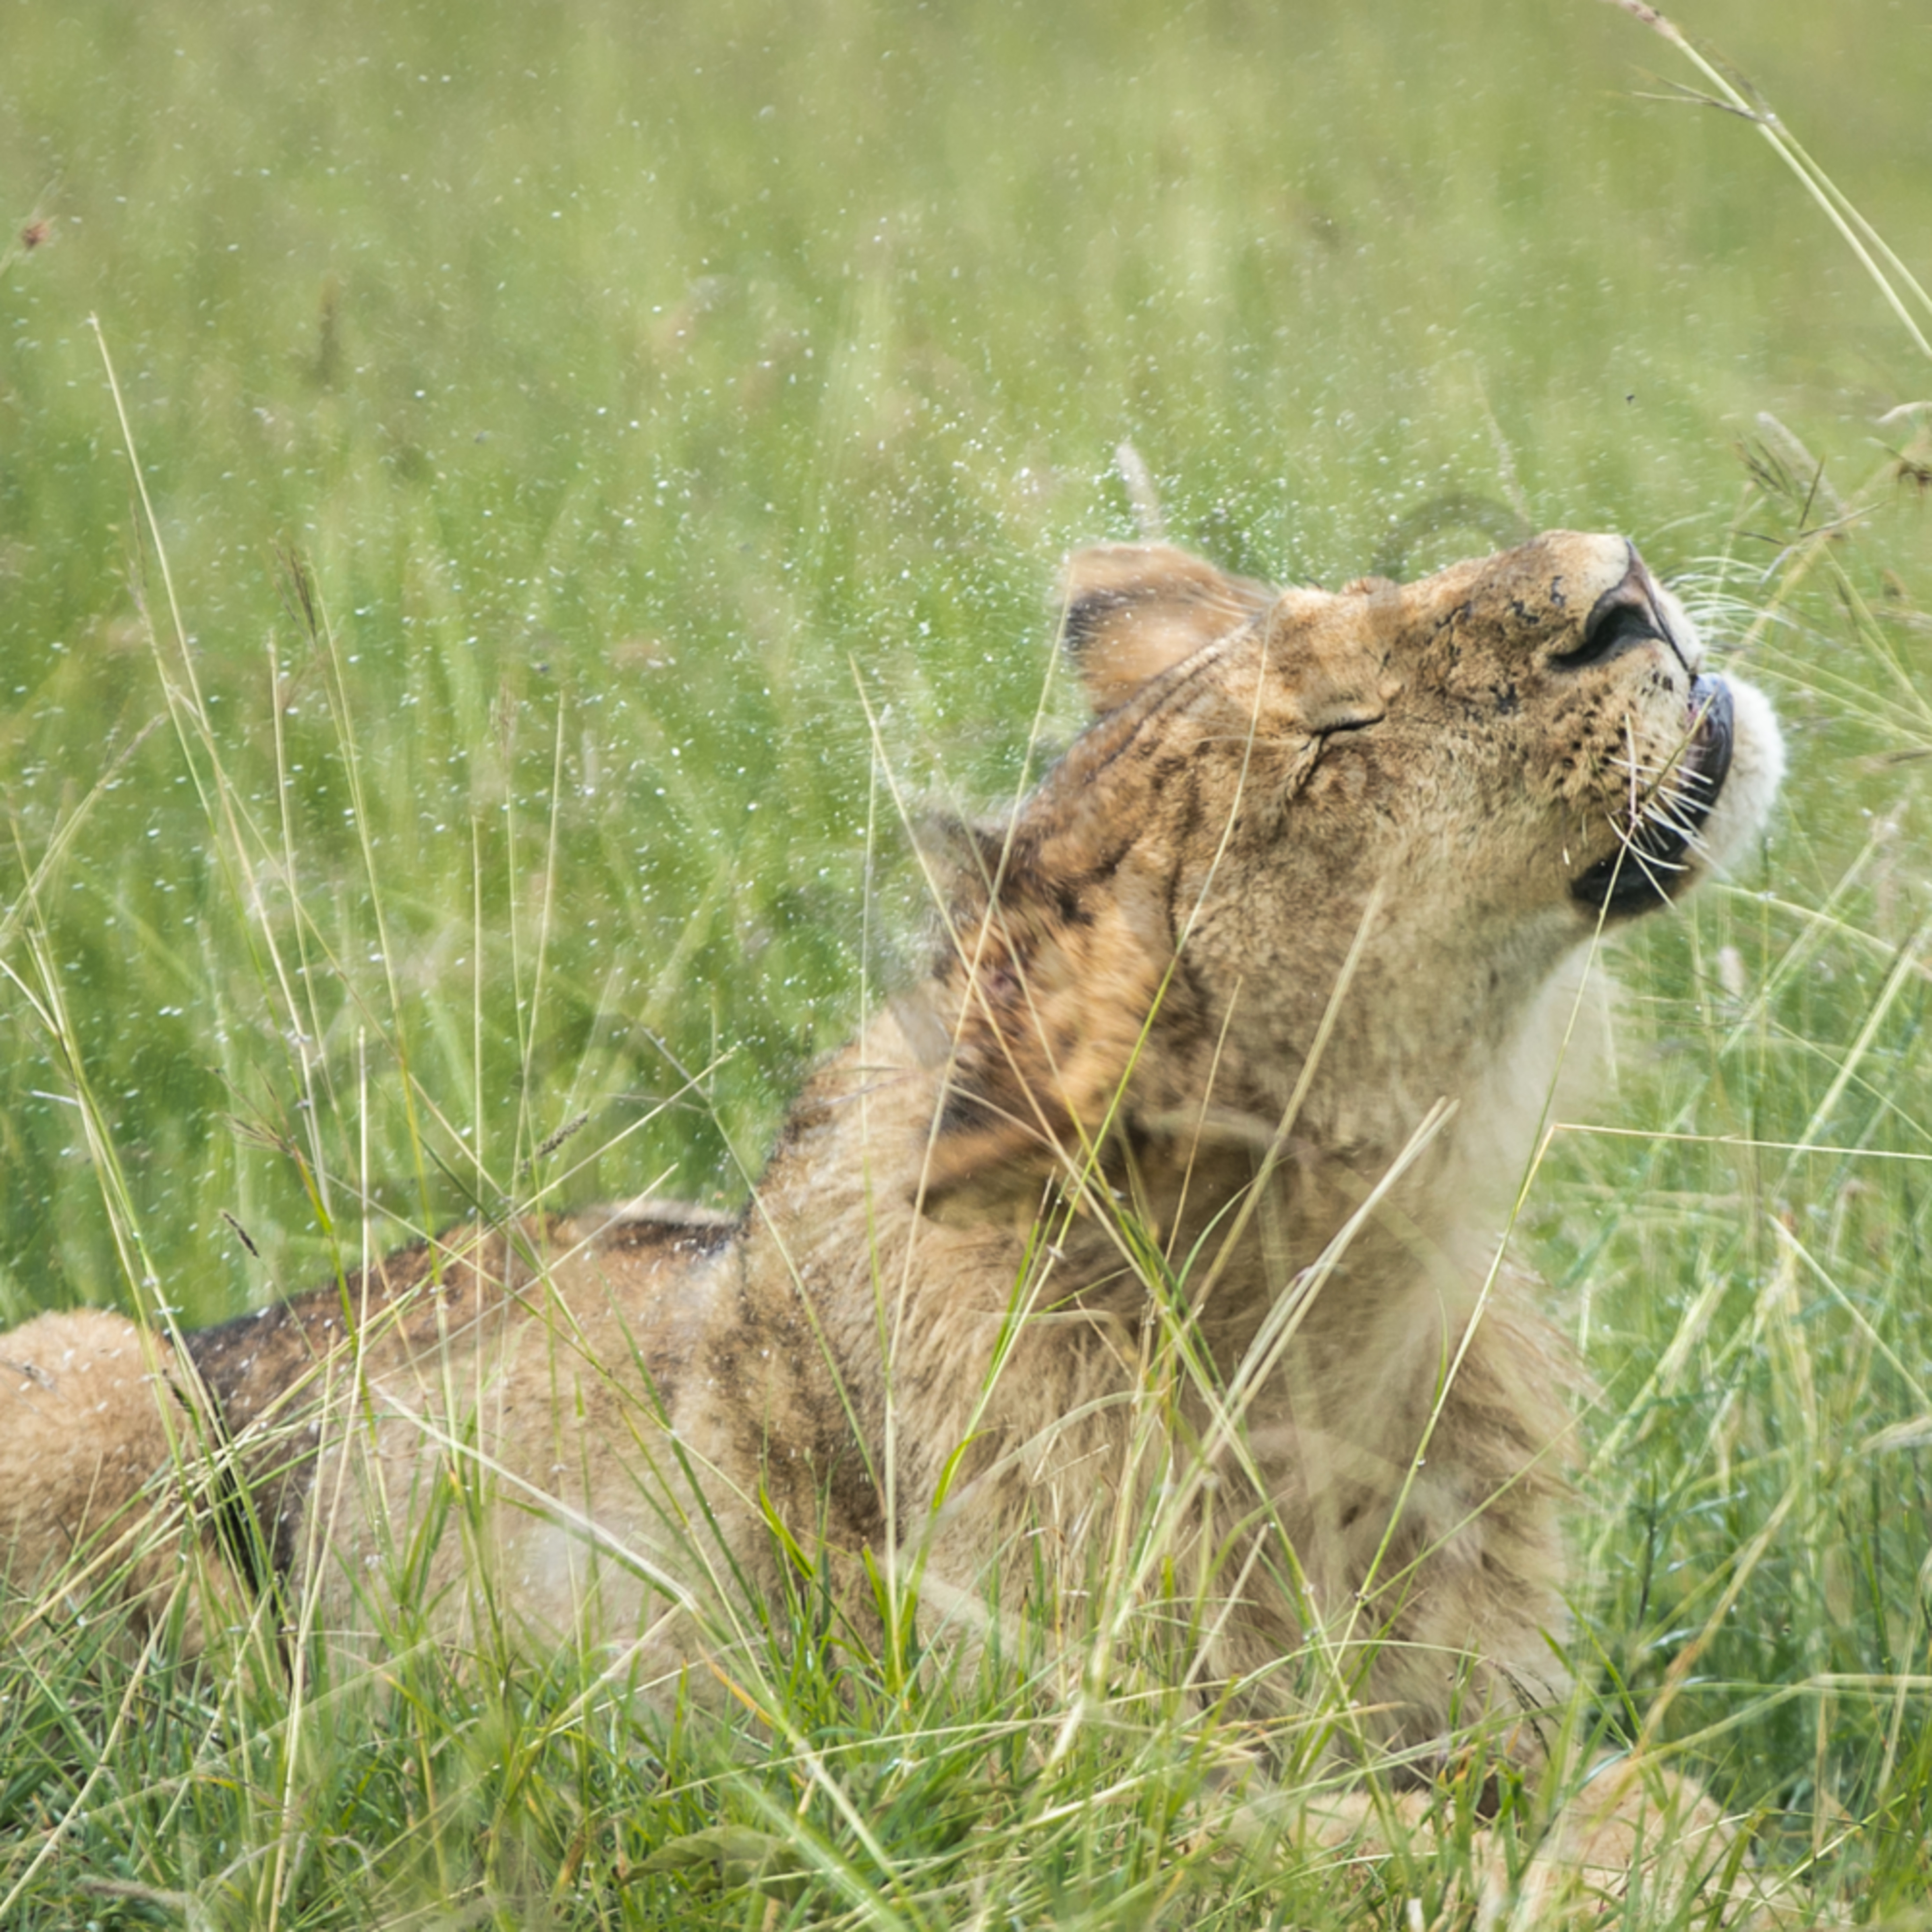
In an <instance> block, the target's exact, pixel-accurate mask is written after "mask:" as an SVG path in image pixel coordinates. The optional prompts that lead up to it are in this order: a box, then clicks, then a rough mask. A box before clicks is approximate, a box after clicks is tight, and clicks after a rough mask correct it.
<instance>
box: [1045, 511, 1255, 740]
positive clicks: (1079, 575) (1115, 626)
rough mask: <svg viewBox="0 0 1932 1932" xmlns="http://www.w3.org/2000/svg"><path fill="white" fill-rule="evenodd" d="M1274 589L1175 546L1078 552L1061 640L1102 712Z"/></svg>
mask: <svg viewBox="0 0 1932 1932" xmlns="http://www.w3.org/2000/svg"><path fill="white" fill-rule="evenodd" d="M1275 597H1276V593H1275V592H1274V591H1272V590H1271V589H1269V588H1268V586H1267V585H1266V584H1265V583H1256V582H1255V581H1254V580H1253V579H1252V578H1250V577H1231V576H1229V574H1228V573H1227V572H1226V571H1223V570H1217V569H1216V568H1215V567H1214V565H1212V564H1211V563H1209V562H1206V561H1205V559H1202V558H1201V557H1198V556H1190V555H1189V554H1188V553H1187V551H1186V550H1176V549H1175V547H1174V546H1173V545H1172V544H1101V545H1099V546H1097V547H1095V548H1094V549H1092V550H1079V551H1076V553H1075V554H1074V555H1073V557H1072V559H1070V561H1069V562H1068V564H1067V571H1066V574H1065V576H1064V578H1063V579H1062V580H1061V612H1062V615H1061V626H1060V641H1061V644H1062V646H1064V648H1065V649H1066V652H1067V655H1068V656H1069V657H1070V658H1072V659H1073V662H1074V663H1075V664H1076V666H1077V667H1079V672H1080V675H1081V676H1082V679H1084V680H1085V682H1086V685H1087V690H1088V695H1089V696H1090V697H1091V698H1092V700H1093V703H1094V710H1095V711H1096V712H1098V713H1099V714H1100V715H1101V716H1102V717H1105V716H1106V715H1107V713H1108V712H1110V711H1117V710H1118V709H1120V707H1121V706H1122V705H1123V704H1124V703H1126V702H1127V700H1128V699H1129V698H1130V697H1133V694H1134V693H1135V692H1136V691H1138V690H1139V688H1141V686H1142V685H1144V684H1145V683H1146V682H1147V681H1148V679H1150V678H1152V677H1157V676H1160V673H1162V672H1163V671H1164V670H1169V669H1171V668H1172V667H1173V666H1174V665H1175V664H1182V663H1184V662H1185V661H1187V659H1188V658H1191V657H1192V656H1193V655H1194V654H1195V652H1196V651H1199V650H1200V649H1203V648H1204V647H1205V646H1207V645H1208V644H1211V643H1214V642H1215V641H1216V640H1217V639H1218V638H1221V637H1226V636H1227V635H1228V634H1229V632H1230V631H1238V630H1239V629H1240V628H1241V627H1242V626H1243V625H1245V624H1247V623H1249V622H1252V621H1253V619H1255V618H1256V617H1258V616H1260V615H1261V613H1262V612H1263V611H1264V610H1267V609H1268V608H1269V607H1270V606H1271V605H1272V604H1274V601H1275Z"/></svg>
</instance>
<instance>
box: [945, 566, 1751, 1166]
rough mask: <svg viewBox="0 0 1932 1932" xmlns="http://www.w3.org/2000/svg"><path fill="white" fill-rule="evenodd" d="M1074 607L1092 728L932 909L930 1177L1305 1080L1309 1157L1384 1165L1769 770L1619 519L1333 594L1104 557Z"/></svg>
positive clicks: (1692, 860)
mask: <svg viewBox="0 0 1932 1932" xmlns="http://www.w3.org/2000/svg"><path fill="white" fill-rule="evenodd" d="M1063 607H1064V618H1063V622H1062V627H1061V634H1062V640H1063V642H1064V646H1065V648H1066V649H1067V652H1068V653H1069V654H1070V656H1071V658H1072V659H1073V662H1074V663H1075V664H1076V666H1077V667H1078V669H1079V672H1080V674H1081V676H1082V678H1083V679H1084V681H1085V685H1086V686H1087V688H1088V691H1089V693H1090V694H1091V698H1092V700H1093V703H1094V707H1095V709H1096V711H1097V712H1098V714H1099V716H1098V718H1097V721H1096V722H1095V723H1094V725H1092V726H1091V727H1090V728H1089V729H1088V730H1087V731H1086V732H1085V733H1084V734H1083V735H1082V736H1081V737H1080V738H1079V739H1078V740H1077V741H1076V742H1075V743H1074V745H1073V747H1072V748H1071V749H1070V751H1068V752H1067V755H1066V756H1065V757H1064V759H1062V760H1061V763H1059V764H1058V766H1057V767H1056V768H1055V769H1054V770H1053V771H1052V772H1051V773H1050V774H1049V775H1048V777H1047V778H1046V780H1045V781H1044V782H1043V784H1041V786H1040V788H1039V790H1037V792H1036V793H1034V796H1033V797H1032V798H1031V799H1030V800H1029V801H1028V802H1027V803H1026V805H1025V806H1024V807H1023V808H1022V810H1021V811H1020V812H1019V814H1018V815H1017V817H1016V819H1015V820H1014V821H1013V823H1011V824H1010V826H1007V827H1005V828H1003V829H1002V830H1001V832H1000V833H999V834H998V835H997V836H989V837H988V838H986V840H985V841H983V846H982V847H981V849H980V853H979V855H978V863H977V865H976V866H975V867H974V868H973V871H974V876H973V877H971V878H970V879H969V880H968V883H967V885H966V886H965V889H964V891H963V893H962V899H961V902H960V904H959V906H957V907H956V908H955V912H954V916H953V919H952V921H951V923H950V933H951V935H952V954H951V957H950V960H949V962H947V965H946V967H945V968H944V971H943V972H942V976H941V978H942V983H944V985H946V986H947V987H948V988H949V989H950V993H951V995H952V997H953V1001H955V1002H956V1004H953V1007H952V1010H951V1013H950V1016H949V1017H950V1020H951V1025H950V1032H951V1034H952V1036H953V1046H952V1049H951V1052H950V1097H949V1099H948V1101H947V1106H946V1108H945V1111H944V1116H943V1118H942V1122H941V1126H942V1130H943V1131H942V1133H941V1145H940V1148H939V1152H938V1169H937V1173H938V1178H939V1179H940V1180H941V1182H944V1180H945V1178H947V1175H948V1174H960V1175H964V1174H968V1173H973V1172H985V1171H986V1168H987V1166H988V1164H989V1162H998V1163H1009V1164H1010V1163H1012V1162H1013V1160H1014V1158H1015V1157H1016V1154H1018V1152H1019V1151H1020V1149H1021V1148H1023V1147H1025V1146H1028V1145H1030V1146H1031V1147H1033V1148H1036V1149H1039V1150H1046V1151H1051V1152H1052V1153H1053V1154H1055V1155H1057V1156H1058V1157H1067V1158H1077V1157H1078V1151H1079V1149H1081V1148H1089V1149H1091V1146H1092V1145H1093V1141H1094V1136H1096V1135H1097V1134H1100V1133H1103V1131H1105V1130H1106V1128H1107V1127H1108V1126H1109V1124H1112V1123H1113V1122H1115V1121H1133V1120H1138V1121H1141V1122H1142V1123H1148V1122H1158V1121H1160V1120H1162V1119H1164V1118H1175V1117H1177V1116H1178V1115H1183V1114H1185V1113H1186V1112H1187V1110H1189V1109H1194V1110H1196V1112H1197V1114H1198V1112H1199V1110H1200V1109H1202V1107H1204V1106H1208V1105H1210V1104H1211V1105H1213V1106H1215V1107H1217V1108H1218V1109H1220V1110H1222V1111H1223V1112H1228V1111H1230V1110H1232V1112H1234V1113H1236V1114H1247V1115H1253V1117H1255V1118H1259V1119H1262V1120H1268V1119H1270V1118H1272V1117H1273V1116H1274V1115H1276V1114H1277V1113H1278V1112H1279V1111H1280V1109H1281V1108H1282V1106H1283V1105H1284V1104H1285V1103H1286V1101H1287V1100H1288V1099H1289V1097H1290V1095H1291V1094H1292V1093H1295V1091H1297V1090H1298V1088H1299V1091H1301V1095H1302V1097H1303V1101H1304V1102H1305V1112H1304V1118H1306V1119H1307V1121H1309V1122H1310V1123H1311V1124H1312V1131H1313V1132H1315V1133H1316V1137H1317V1138H1318V1139H1319V1141H1320V1142H1321V1144H1322V1145H1323V1146H1324V1147H1325V1148H1335V1147H1337V1146H1341V1145H1349V1146H1359V1147H1360V1148H1361V1149H1362V1151H1363V1152H1364V1156H1365V1157H1373V1156H1375V1155H1376V1153H1377V1151H1380V1152H1382V1153H1383V1154H1386V1152H1387V1151H1388V1145H1389V1143H1390V1142H1391V1139H1393V1140H1394V1142H1396V1143H1397V1144H1400V1139H1401V1137H1402V1136H1403V1134H1404V1133H1406V1132H1407V1131H1409V1129H1410V1128H1411V1127H1413V1124H1414V1122H1415V1120H1416V1119H1417V1118H1418V1116H1419V1114H1420V1113H1421V1111H1422V1110H1423V1109H1426V1108H1427V1107H1428V1106H1430V1104H1431V1103H1433V1102H1434V1101H1436V1100H1441V1099H1443V1098H1450V1099H1454V1098H1456V1097H1457V1096H1459V1095H1463V1094H1467V1093H1468V1092H1469V1091H1470V1089H1471V1086H1472V1082H1476V1081H1478V1080H1481V1079H1493V1077H1494V1075H1495V1070H1496V1067H1497V1065H1498V1064H1499V1063H1500V1062H1501V1061H1505V1060H1507V1059H1508V1057H1509V1055H1511V1054H1512V1053H1513V1052H1516V1051H1517V1044H1518V1043H1519V1041H1520V1036H1521V1034H1522V1031H1523V1026H1524V1024H1525V1022H1526V1016H1528V1015H1529V1013H1531V1011H1532V1009H1534V1008H1535V1007H1536V1006H1537V1004H1538V1001H1539V1000H1541V998H1543V997H1544V995H1545V994H1546V993H1547V989H1549V988H1550V986H1552V984H1553V983H1555V982H1556V981H1557V980H1559V979H1560V978H1561V977H1562V971H1563V968H1564V966H1565V962H1566V961H1568V960H1571V959H1574V956H1576V955H1577V954H1578V953H1580V951H1582V950H1585V949H1586V948H1588V947H1589V946H1590V945H1591V944H1592V941H1593V939H1594V938H1595V937H1596V936H1597V935H1598V934H1600V933H1601V932H1602V931H1603V930H1604V929H1605V928H1606V927H1607V926H1618V925H1621V924H1622V923H1624V922H1627V921H1628V920H1631V919H1636V918H1638V917H1640V916H1643V915H1644V914H1646V913H1652V912H1655V911H1657V910H1661V909H1662V908H1664V907H1668V906H1670V904H1673V902H1674V901H1676V900H1677V899H1679V898H1681V897H1682V895H1683V893H1684V892H1685V891H1686V890H1688V889H1689V888H1690V887H1691V886H1692V885H1693V884H1694V883H1696V881H1697V880H1698V879H1699V878H1700V877H1702V876H1703V875H1704V874H1706V873H1708V872H1709V871H1712V870H1714V869H1716V868H1721V867H1722V866H1724V865H1726V864H1727V862H1730V861H1732V860H1734V859H1736V858H1737V857H1739V856H1740V855H1741V854H1742V853H1743V852H1744V851H1745V849H1746V848H1747V847H1748V846H1749V844H1751V841H1752V839H1753V838H1754V836H1755V835H1756V834H1757V832H1758V831H1759V830H1760V828H1761V827H1762V826H1763V823H1764V821H1765V819H1766V814H1767V812H1768V811H1769V806H1770V804H1771V801H1772V796H1773V795H1774V793H1775V790H1776V789H1777V786H1778V780H1779V778H1780V776H1781V772H1782V769H1783V751H1782V747H1781V740H1780V738H1779V735H1778V727H1777V724H1776V721H1775V718H1774V716H1773V715H1772V710H1771V707H1770V706H1769V703H1767V702H1766V700H1765V699H1764V697H1763V696H1762V695H1761V694H1760V693H1759V692H1758V691H1756V690H1754V688H1752V687H1751V686H1750V685H1748V684H1745V683H1742V682H1739V681H1738V680H1736V679H1730V678H1727V677H1725V676H1721V675H1718V673H1715V672H1714V671H1713V670H1712V669H1711V668H1710V667H1709V664H1708V663H1707V661H1706V653H1705V650H1704V647H1703V644H1702V643H1701V642H1700V640H1699V638H1698V636H1697V631H1696V630H1695V628H1694V626H1693V625H1691V622H1690V621H1689V619H1688V617H1687V616H1686V615H1685V612H1684V610H1683V609H1682V607H1681V606H1680V605H1679V604H1678V602H1677V601H1676V599H1675V598H1673V597H1672V596H1671V595H1670V593H1669V592H1667V591H1666V590H1664V589H1663V588H1661V586H1659V585H1658V583H1657V582H1656V581H1655V579H1654V578H1653V577H1652V576H1651V574H1650V573H1649V571H1648V570H1647V569H1646V568H1645V566H1644V564H1643V560H1642V559H1640V557H1639V556H1638V555H1637V551H1636V550H1635V548H1634V547H1633V546H1632V545H1631V544H1630V543H1629V542H1628V541H1627V540H1626V539H1625V538H1622V537H1616V536H1593V535H1578V534H1576V533H1574V532H1568V531H1556V532H1550V533H1548V534H1547V535H1542V536H1539V537H1538V538H1535V539H1533V540H1532V541H1530V542H1529V543H1526V544H1523V545H1522V546H1521V547H1520V548H1517V549H1515V550H1509V551H1506V552H1505V553H1502V554H1501V555H1499V556H1492V557H1488V558H1485V559H1481V560H1478V561H1475V562H1465V563H1460V564H1457V565H1454V566H1452V567H1451V568H1448V569H1447V570H1444V571H1440V572H1439V573H1438V574H1436V575H1435V576H1433V577H1427V578H1426V579H1424V580H1421V581H1420V582H1418V583H1412V584H1409V585H1406V586H1405V585H1399V584H1396V583H1390V582H1388V581H1387V580H1383V579H1380V578H1373V577H1365V578H1362V579H1360V580H1358V581H1356V582H1355V583H1351V584H1349V585H1348V586H1346V588H1344V589H1342V590H1341V591H1340V592H1334V593H1331V592H1324V591H1319V590H1313V589H1292V590H1287V591H1280V592H1277V591H1275V590H1273V589H1269V588H1268V587H1267V586H1264V585H1262V584H1259V583H1255V582H1253V581H1251V580H1247V579H1245V578H1240V577H1232V576H1229V575H1227V574H1225V573H1223V572H1222V571H1219V570H1217V569H1216V568H1214V567H1213V566H1212V565H1209V564H1208V563H1206V562H1203V561H1202V560H1201V559H1199V558H1196V557H1193V556H1189V555H1187V553H1184V552H1182V551H1180V550H1175V549H1172V548H1171V547H1168V546H1166V545H1163V544H1140V545H1120V546H1112V547H1104V548H1099V549H1094V550H1085V551H1082V553H1079V555H1077V556H1076V557H1075V558H1074V559H1073V561H1072V562H1071V564H1070V566H1069V568H1068V570H1067V576H1066V579H1065V583H1064V595H1063ZM1318 1042H1319V1043H1320V1049H1321V1055H1322V1067H1320V1068H1319V1069H1316V1068H1313V1063H1312V1059H1311V1056H1313V1055H1315V1054H1316V1049H1317V1043H1318ZM1298 1104H1301V1103H1298Z"/></svg>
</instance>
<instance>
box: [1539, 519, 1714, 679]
mask: <svg viewBox="0 0 1932 1932" xmlns="http://www.w3.org/2000/svg"><path fill="white" fill-rule="evenodd" d="M1669 601H1670V600H1669V599H1668V598H1666V597H1664V595H1661V592H1659V591H1658V587H1657V586H1656V584H1655V583H1654V582H1653V581H1652V578H1651V574H1650V572H1649V571H1647V570H1646V569H1645V568H1644V567H1643V558H1641V557H1640V556H1638V555H1637V551H1636V550H1635V549H1634V548H1633V549H1632V550H1631V553H1630V568H1629V569H1628V570H1627V571H1625V573H1624V575H1623V578H1622V581H1621V582H1620V583H1615V584H1613V585H1612V586H1611V587H1610V589H1607V590H1606V591H1605V592H1604V594H1603V595H1601V597H1599V598H1598V599H1597V601H1596V602H1595V604H1592V606H1591V607H1590V614H1589V616H1587V617H1586V618H1585V619H1584V620H1583V636H1582V637H1581V638H1580V639H1579V640H1578V641H1577V643H1576V644H1575V645H1574V646H1572V647H1571V649H1568V650H1567V651H1559V652H1557V653H1556V655H1555V656H1554V657H1553V658H1552V659H1551V660H1550V661H1551V662H1552V663H1553V664H1556V666H1557V667H1559V669H1561V670H1583V668H1584V667H1586V666H1587V665H1590V664H1609V663H1610V662H1612V661H1613V660H1614V659H1616V658H1620V657H1622V655H1623V654H1624V653H1625V652H1626V651H1634V650H1637V649H1640V648H1641V647H1642V646H1644V645H1646V644H1667V645H1668V646H1670V652H1671V655H1673V657H1675V658H1676V660H1677V661H1678V662H1679V664H1682V666H1683V667H1684V668H1685V670H1687V671H1688V670H1691V662H1690V660H1689V658H1688V657H1686V656H1685V652H1684V646H1683V645H1682V643H1681V642H1680V640H1679V639H1678V638H1677V637H1676V636H1675V635H1674V634H1673V632H1672V630H1671V626H1670V619H1669V618H1668V617H1667V616H1666V615H1665V614H1664V613H1665V611H1666V609H1667V606H1668V604H1669Z"/></svg>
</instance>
